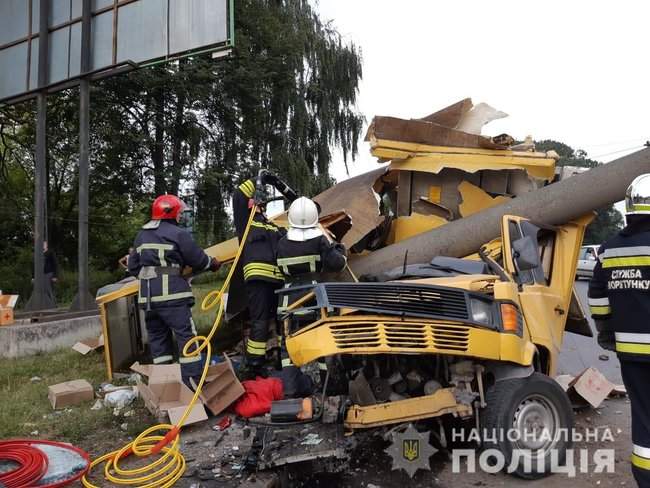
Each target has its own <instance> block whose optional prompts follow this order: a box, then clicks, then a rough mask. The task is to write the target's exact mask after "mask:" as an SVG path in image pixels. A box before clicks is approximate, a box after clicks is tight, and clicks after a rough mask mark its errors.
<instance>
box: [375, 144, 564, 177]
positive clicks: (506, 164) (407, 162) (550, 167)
mask: <svg viewBox="0 0 650 488" xmlns="http://www.w3.org/2000/svg"><path fill="white" fill-rule="evenodd" d="M371 153H372V155H373V156H375V157H377V158H379V159H380V160H383V161H391V163H390V169H391V170H409V171H423V172H427V173H440V171H442V170H443V169H446V168H455V169H460V170H463V171H465V172H467V173H475V172H477V171H481V170H495V171H498V170H513V169H522V170H524V171H526V172H527V173H528V175H529V176H530V177H532V178H536V179H539V180H543V181H545V182H549V183H550V182H551V181H553V178H554V177H555V159H554V158H552V157H550V156H547V155H546V154H545V153H534V152H518V151H503V150H502V151H488V150H476V149H462V150H459V149H458V148H456V149H454V148H449V147H439V146H428V145H423V144H410V143H403V142H399V141H391V140H376V141H374V142H371Z"/></svg>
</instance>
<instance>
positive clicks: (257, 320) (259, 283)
mask: <svg viewBox="0 0 650 488" xmlns="http://www.w3.org/2000/svg"><path fill="white" fill-rule="evenodd" d="M280 286H281V285H280V284H279V283H271V282H269V281H263V280H252V281H247V282H246V294H247V295H248V313H249V315H250V319H251V330H250V335H249V337H248V342H247V344H246V357H247V359H248V360H249V361H250V363H251V364H252V365H256V366H259V365H262V364H263V363H264V359H265V355H266V340H267V339H268V336H269V321H271V320H275V318H276V315H277V308H278V296H277V295H276V294H275V290H277V289H278V288H279V287H280Z"/></svg>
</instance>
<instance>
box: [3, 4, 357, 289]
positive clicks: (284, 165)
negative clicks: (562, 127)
mask: <svg viewBox="0 0 650 488" xmlns="http://www.w3.org/2000/svg"><path fill="white" fill-rule="evenodd" d="M235 8H236V11H235V21H236V25H235V29H236V40H237V47H236V48H235V50H234V52H233V55H232V56H231V57H230V58H227V59H221V60H213V59H212V58H211V57H210V56H209V55H201V56H195V57H191V58H187V59H184V60H182V61H180V62H175V63H169V64H165V65H158V66H153V67H149V68H145V69H141V70H137V71H134V72H131V73H129V74H127V75H123V76H120V77H115V78H110V79H106V80H103V81H101V82H98V83H95V84H94V85H93V87H92V92H91V140H90V144H91V174H90V178H91V180H90V216H89V234H90V235H89V243H90V253H91V256H90V258H91V265H92V266H93V268H94V269H102V270H110V269H115V266H116V261H117V259H118V258H119V257H120V256H121V255H123V253H124V252H125V251H126V249H127V248H128V246H129V245H130V243H131V242H132V240H133V237H134V235H135V233H136V232H137V230H138V228H139V226H140V225H141V224H142V223H143V221H145V219H146V218H147V213H148V207H149V205H150V203H151V200H152V199H153V197H154V196H155V195H158V194H161V193H164V192H171V193H180V194H182V195H185V194H192V195H193V200H194V201H195V207H196V208H197V210H198V213H197V216H196V217H197V218H196V223H197V226H196V229H197V231H198V232H197V237H198V238H199V242H200V243H201V244H203V245H206V244H211V243H214V242H217V241H219V240H221V239H223V238H225V237H228V236H229V235H230V233H231V225H230V219H229V215H228V205H229V200H230V197H231V195H232V191H233V189H234V188H235V187H236V185H237V184H238V183H239V181H240V180H242V179H244V178H247V177H250V176H253V175H255V174H256V173H257V171H258V170H259V169H260V168H261V167H266V168H269V169H271V170H273V171H275V172H277V173H279V174H280V175H281V176H282V177H283V178H285V179H286V180H287V181H289V182H290V183H291V184H292V185H293V186H295V187H296V188H297V189H298V190H299V191H300V192H302V193H304V194H308V195H310V194H314V193H317V192H319V191H320V190H322V189H323V188H325V187H327V186H329V185H330V184H331V182H332V181H331V177H330V175H329V167H330V163H331V159H332V152H333V151H332V149H333V148H337V150H342V153H343V156H344V159H345V162H346V164H347V163H348V161H349V160H350V159H351V158H354V157H355V155H356V153H357V150H358V147H357V142H358V139H359V136H360V135H361V129H362V126H363V118H362V117H361V115H360V114H359V113H358V111H357V108H356V96H357V93H358V86H359V80H360V79H361V76H362V69H361V56H360V52H359V50H358V48H357V47H356V46H355V45H354V44H352V43H349V42H344V41H343V40H342V39H341V36H340V35H339V34H338V33H337V32H336V30H335V29H334V28H333V27H332V26H331V25H329V24H324V23H322V22H321V20H320V19H319V17H318V14H317V12H316V11H315V10H314V9H313V8H312V7H311V5H310V3H309V2H308V1H307V0H238V1H237V2H235ZM34 120H35V104H34V102H33V101H31V102H26V103H22V104H19V105H16V106H12V107H2V108H0V198H1V199H2V200H1V201H2V203H1V204H0V217H3V218H1V219H0V231H2V236H3V237H4V239H2V240H0V268H2V270H0V271H4V270H6V269H11V267H12V266H14V264H15V263H17V262H18V261H19V260H21V261H20V262H21V263H22V264H21V266H22V268H21V269H20V273H19V274H18V273H14V274H16V276H20V280H21V283H23V285H24V286H23V288H26V289H29V282H30V279H31V269H24V268H31V266H27V265H26V263H29V259H28V254H29V253H31V246H32V244H31V237H32V222H33V173H34V160H33V154H34V149H35V147H34V146H35V125H34ZM77 131H78V92H77V91H76V90H75V89H72V90H68V91H65V92H61V93H58V94H55V95H52V96H50V97H48V138H49V141H48V146H49V174H50V177H49V184H48V193H49V195H48V202H49V203H48V211H49V220H48V230H49V241H50V244H51V247H52V248H53V249H55V250H56V252H57V254H58V256H59V259H60V261H61V263H62V264H63V266H64V267H66V268H68V269H74V268H75V267H76V259H77V256H76V254H77V239H76V235H77V168H76V162H77V158H78V135H77ZM19 258H20V259H19ZM3 266H7V267H8V268H7V267H3ZM3 283H5V281H0V289H2V288H3ZM12 286H13V285H12ZM5 288H6V287H5Z"/></svg>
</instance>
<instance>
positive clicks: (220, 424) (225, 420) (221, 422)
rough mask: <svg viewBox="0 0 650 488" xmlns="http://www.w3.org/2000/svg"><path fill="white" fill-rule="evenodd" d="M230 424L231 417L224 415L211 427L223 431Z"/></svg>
mask: <svg viewBox="0 0 650 488" xmlns="http://www.w3.org/2000/svg"><path fill="white" fill-rule="evenodd" d="M231 425H232V418H231V417H230V416H228V415H225V416H224V417H223V418H222V419H221V420H219V422H218V423H217V425H215V426H214V427H213V429H214V430H220V431H224V430H226V429H227V428H228V427H230V426H231Z"/></svg>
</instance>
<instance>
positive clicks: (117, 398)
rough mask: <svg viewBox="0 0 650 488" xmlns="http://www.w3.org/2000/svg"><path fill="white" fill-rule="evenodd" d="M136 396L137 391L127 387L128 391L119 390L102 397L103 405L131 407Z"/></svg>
mask: <svg viewBox="0 0 650 488" xmlns="http://www.w3.org/2000/svg"><path fill="white" fill-rule="evenodd" d="M137 396H138V394H137V390H134V389H133V388H132V387H129V389H128V390H125V389H119V390H115V391H112V392H110V393H108V394H107V395H106V396H105V397H104V404H105V405H106V406H107V407H112V408H115V407H116V408H124V407H126V406H127V405H131V403H133V400H135V399H136V398H137Z"/></svg>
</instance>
